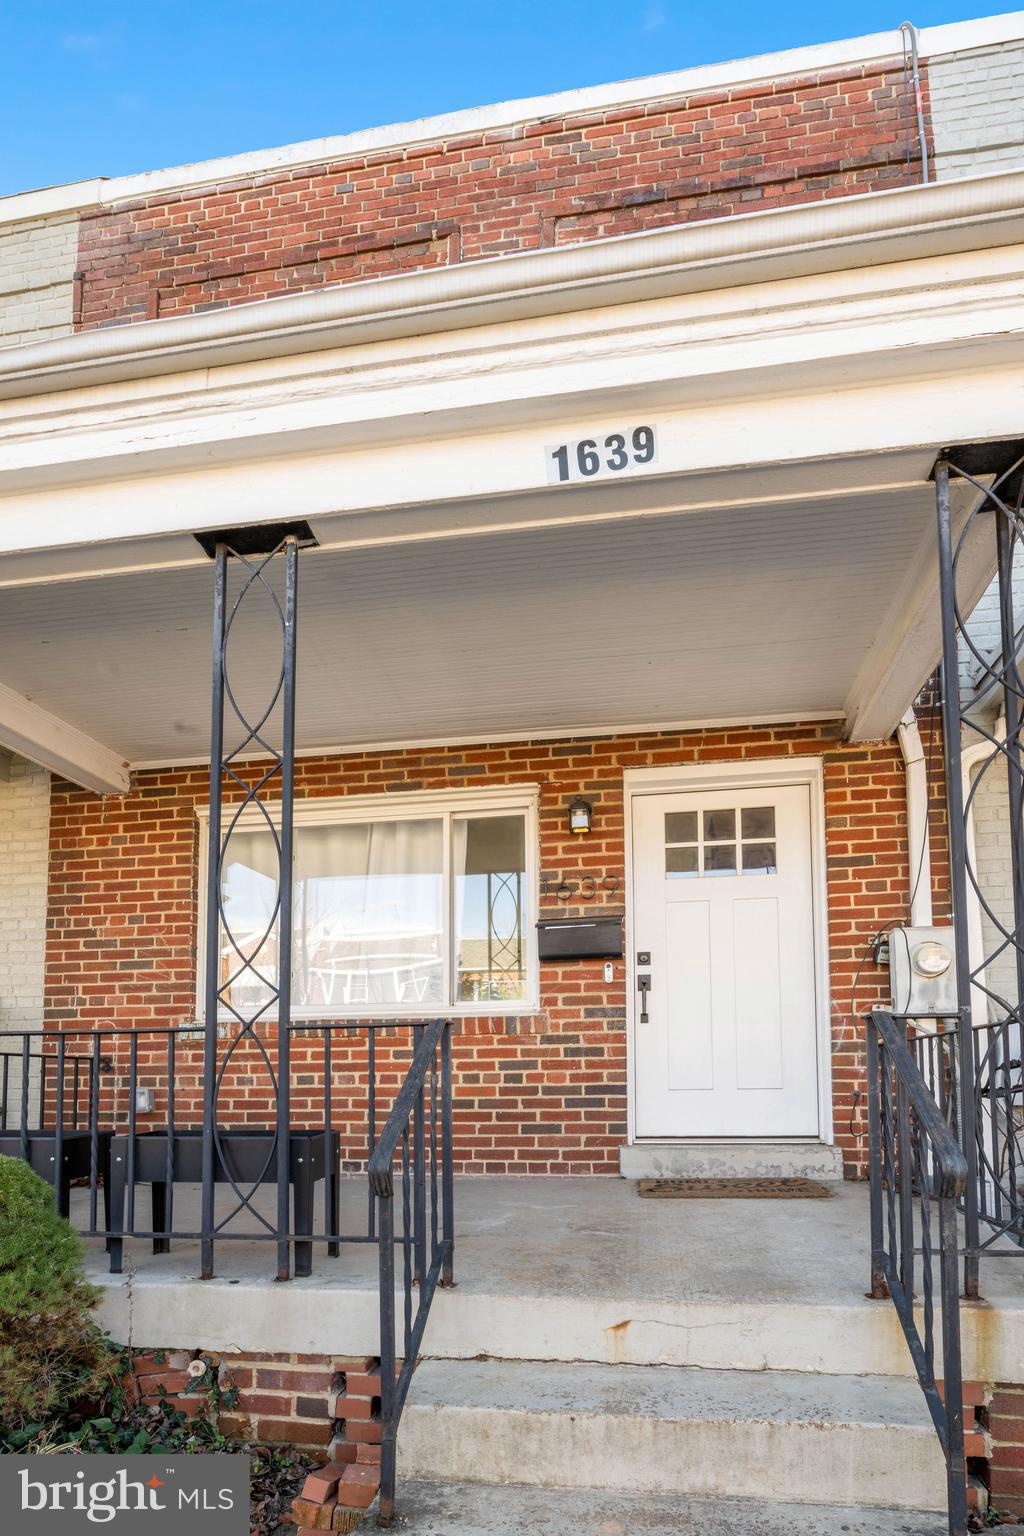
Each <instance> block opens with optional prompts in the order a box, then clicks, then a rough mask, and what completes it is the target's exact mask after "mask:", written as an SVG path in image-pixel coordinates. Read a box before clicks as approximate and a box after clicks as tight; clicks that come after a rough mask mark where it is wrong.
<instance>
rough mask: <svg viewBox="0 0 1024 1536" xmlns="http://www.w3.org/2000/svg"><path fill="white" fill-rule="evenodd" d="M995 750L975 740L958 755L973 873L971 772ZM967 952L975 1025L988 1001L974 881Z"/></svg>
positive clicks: (1002, 726)
mask: <svg viewBox="0 0 1024 1536" xmlns="http://www.w3.org/2000/svg"><path fill="white" fill-rule="evenodd" d="M992 734H993V735H994V736H995V738H996V740H997V741H1000V740H1002V739H1003V738H1004V737H1005V735H1006V719H1005V716H1003V715H1002V714H1000V716H999V719H998V721H997V722H996V725H995V729H994V730H993V733H992ZM996 750H997V749H996V748H995V747H993V746H992V745H991V744H990V743H989V742H987V741H976V742H974V743H973V744H972V745H971V746H969V747H965V748H964V750H963V752H962V753H961V756H960V763H961V771H962V773H963V783H964V804H965V805H967V804H970V810H969V811H968V813H967V826H966V828H965V831H966V834H967V858H968V860H969V861H970V867H971V869H973V870H974V871H975V872H976V871H977V868H978V859H977V853H976V847H975V836H974V803H973V801H969V800H968V797H969V795H970V792H971V785H972V779H971V773H972V771H973V770H974V768H976V767H977V766H978V765H979V764H981V763H985V762H988V761H989V759H990V758H991V757H992V756H993V755H994V754H995V752H996ZM967 950H968V954H969V955H970V958H971V973H972V975H973V976H974V979H975V983H976V984H977V985H978V988H979V990H978V993H977V996H976V997H974V998H973V999H972V1006H973V1008H974V1009H975V1020H976V1022H977V1023H983V1022H986V1021H987V1020H988V1018H989V1015H990V1000H989V997H988V994H987V992H986V991H985V990H984V988H985V934H984V929H983V928H982V917H981V898H980V897H979V895H978V892H977V891H976V890H975V887H974V881H973V880H968V882H967Z"/></svg>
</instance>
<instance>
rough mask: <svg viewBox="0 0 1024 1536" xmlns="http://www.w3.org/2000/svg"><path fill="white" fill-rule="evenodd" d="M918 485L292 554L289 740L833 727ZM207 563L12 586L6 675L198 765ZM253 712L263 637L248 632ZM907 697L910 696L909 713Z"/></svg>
mask: <svg viewBox="0 0 1024 1536" xmlns="http://www.w3.org/2000/svg"><path fill="white" fill-rule="evenodd" d="M933 527H934V494H933V489H932V487H931V486H930V485H928V484H927V483H922V484H921V485H920V486H903V487H901V488H898V489H894V490H890V491H873V492H864V493H862V494H860V495H854V496H846V497H840V498H838V499H822V500H801V501H799V502H796V501H794V502H779V501H776V502H773V503H772V504H770V505H762V506H742V507H734V508H731V509H723V508H718V509H716V510H713V511H691V512H688V513H687V514H686V515H680V516H675V515H662V516H660V517H658V518H656V519H645V520H626V521H619V522H609V523H602V524H592V525H590V526H584V525H577V526H574V527H557V528H541V529H534V530H530V531H523V532H515V533H495V534H489V535H482V536H477V537H472V538H467V539H461V540H460V539H445V540H441V541H438V542H426V543H412V544H407V545H396V546H390V547H379V548H365V549H348V550H330V549H327V550H316V551H310V552H308V553H306V554H304V555H303V556H302V559H301V571H300V583H301V589H300V602H299V614H300V624H299V689H298V708H297V732H298V744H299V746H300V748H301V749H305V750H309V749H315V748H318V747H325V748H326V747H340V748H343V747H346V746H354V745H358V744H369V743H374V744H376V743H380V744H384V743H390V742H394V743H399V742H413V741H458V740H460V739H468V738H481V737H483V738H488V737H500V736H503V737H506V738H507V737H509V736H513V735H522V736H529V735H530V734H531V733H533V732H546V733H551V732H559V733H560V732H562V731H566V732H581V731H592V730H601V729H605V730H607V729H611V728H622V727H628V726H631V725H636V726H649V725H656V724H675V723H681V722H694V723H696V722H700V721H703V720H723V719H732V718H748V717H749V718H752V719H765V718H770V717H776V718H799V717H801V716H806V715H808V714H821V713H833V712H834V713H836V714H841V713H843V712H844V711H845V710H846V709H847V708H848V707H849V704H850V700H851V696H852V694H853V692H854V690H855V687H856V685H857V682H858V678H859V677H861V676H862V675H863V673H864V670H865V668H866V667H869V664H870V661H871V657H872V655H873V654H875V653H876V652H877V651H878V649H879V646H880V645H884V643H885V641H886V637H887V636H888V635H889V634H890V632H891V631H892V629H893V626H894V625H896V624H898V622H899V620H900V617H901V614H902V612H903V610H904V608H905V607H906V604H907V602H908V600H909V593H910V590H911V588H912V586H913V582H914V579H915V573H919V569H920V566H921V562H922V560H923V559H924V558H925V556H926V554H927V552H928V551H930V548H931V541H932V537H933ZM211 598H212V567H211V566H210V565H208V564H205V565H201V566H195V567H189V568H185V569H163V570H150V571H143V572H139V573H135V574H132V575H123V576H103V577H97V578H95V579H91V580H84V581H64V582H59V583H55V584H50V585H45V586H31V587H12V588H8V589H7V590H6V591H4V592H3V594H2V602H0V658H2V659H0V682H2V683H3V684H5V685H6V686H7V687H8V688H10V689H13V690H15V691H16V692H17V693H19V694H21V695H24V696H25V697H27V698H28V699H30V700H31V701H32V702H33V703H34V704H36V705H37V706H39V707H41V708H42V709H45V710H47V711H49V712H51V713H52V714H53V715H55V716H58V717H59V718H60V719H61V720H63V721H66V722H68V723H69V724H70V725H72V726H75V727H77V728H78V729H79V730H81V731H83V732H86V733H87V734H88V735H89V736H90V737H92V738H93V739H94V740H95V741H97V742H99V743H101V744H103V745H105V746H107V747H109V748H111V749H112V750H113V751H114V752H116V753H117V754H118V755H120V756H123V757H124V758H125V759H127V760H128V761H129V762H130V763H132V764H136V765H142V764H146V763H158V762H165V761H189V760H197V759H201V758H202V757H203V755H204V754H205V752H206V750H207V745H208V739H209V668H210V625H211V612H210V610H211ZM237 641H238V643H237V645H236V647H235V649H234V653H233V668H234V676H235V677H236V679H237V681H238V685H239V687H240V688H241V690H242V691H243V692H244V693H245V694H246V695H247V696H254V695H255V692H256V691H257V690H258V688H259V686H260V683H261V679H262V678H265V676H266V675H267V673H268V672H269V669H270V668H271V667H272V666H273V665H274V663H275V647H276V645H277V643H278V640H277V635H276V634H274V633H272V632H270V631H269V630H267V629H261V628H260V627H259V626H254V625H248V626H247V627H246V628H245V629H244V630H242V631H240V632H239V634H238V636H237ZM903 702H904V703H906V702H908V700H904V701H903Z"/></svg>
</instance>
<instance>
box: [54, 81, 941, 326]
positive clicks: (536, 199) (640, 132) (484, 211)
mask: <svg viewBox="0 0 1024 1536" xmlns="http://www.w3.org/2000/svg"><path fill="white" fill-rule="evenodd" d="M924 90H925V96H926V101H927V78H925V83H924ZM915 131H916V130H914V127H913V120H912V98H911V93H910V92H909V90H908V84H907V77H906V74H905V72H904V68H903V64H902V62H901V61H900V60H899V59H896V58H894V59H893V60H892V61H891V62H890V63H887V64H884V65H873V66H870V67H869V66H857V65H853V66H849V67H847V68H845V69H841V70H834V71H830V72H828V73H824V74H819V75H814V76H810V77H804V78H798V79H780V80H776V81H769V82H766V83H760V84H757V85H746V86H742V87H738V88H736V89H735V90H732V91H718V92H714V93H706V94H703V95H691V96H689V97H686V98H682V99H679V98H677V99H674V100H662V101H653V102H648V103H646V104H642V105H638V106H630V107H625V108H620V109H618V110H616V111H608V112H592V113H587V114H585V115H581V116H578V117H561V118H557V119H540V120H534V121H530V122H525V123H520V124H518V125H515V126H512V127H508V128H502V129H496V130H493V131H491V132H482V133H478V134H473V135H465V136H463V137H461V138H452V139H447V140H442V141H439V142H435V143H427V144H411V145H409V146H407V147H405V148H400V149H388V150H383V151H380V152H379V153H376V154H369V155H360V156H358V157H357V158H354V159H351V160H344V161H340V162H338V163H336V164H320V165H316V166H312V167H311V166H303V167H300V168H299V169H296V170H292V171H288V172H280V171H278V172H274V173H270V174H265V175H260V176H256V177H250V178H247V179H244V180H238V181H233V182H229V183H226V184H223V185H219V186H216V185H215V186H207V187H204V188H202V189H196V190H185V191H176V192H173V193H166V192H164V193H160V194H157V195H154V196H152V197H149V198H144V199H137V200H134V201H124V202H120V203H117V202H115V203H113V204H112V205H110V206H107V207H102V208H96V209H89V210H87V211H86V212H84V213H83V215H82V220H81V227H80V238H79V251H78V268H79V273H80V278H81V281H80V284H79V296H78V313H77V315H76V320H77V323H78V324H79V325H80V326H81V327H83V328H88V327H93V326H102V325H115V324H120V323H123V322H125V321H131V320H136V319H145V318H154V317H156V316H160V315H175V314H185V313H191V312H194V311H197V310H203V309H210V308H214V307H219V306H222V305H226V304H236V303H243V302H246V301H249V300H253V299H262V298H267V297H271V296H273V295H277V294H283V293H295V292H299V291H302V290H305V289H309V288H317V287H320V286H323V285H326V284H331V283H339V282H352V281H356V280H358V279H365V278H373V277H380V276H384V275H388V274H391V273H396V272H407V271H411V270H417V269H422V268H427V267H434V266H442V265H447V264H450V263H452V262H457V261H465V260H471V259H473V258H478V257H485V256H497V255H502V254H505V253H507V252H510V251H523V250H536V249H539V248H542V247H545V246H554V245H560V244H565V243H571V242H575V241H580V240H590V239H595V238H598V237H600V236H606V235H617V234H623V233H627V232H629V231H632V230H639V229H652V228H656V227H658V226H661V225H667V224H680V223H686V222H689V221H691V220H697V219H707V218H721V217H723V216H725V215H727V214H735V213H747V212H750V211H751V210H754V209H763V208H779V207H784V206H789V205H792V204H797V203H805V202H814V201H817V200H819V199H821V198H830V197H841V196H843V195H844V194H847V193H853V192H872V191H877V190H878V189H880V188H885V187H898V186H907V185H912V184H913V183H915V182H916V181H918V180H919V179H920V166H919V162H918V160H917V159H916V158H915V157H916V154H917V151H916V148H915V147H914V142H913V141H914V132H915ZM908 144H909V146H910V147H909V149H908Z"/></svg>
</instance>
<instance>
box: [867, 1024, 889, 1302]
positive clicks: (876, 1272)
mask: <svg viewBox="0 0 1024 1536" xmlns="http://www.w3.org/2000/svg"><path fill="white" fill-rule="evenodd" d="M865 1048H866V1054H867V1071H868V1177H869V1181H870V1183H869V1188H870V1195H871V1289H870V1291H869V1292H868V1294H869V1295H870V1296H871V1298H872V1300H874V1301H881V1300H882V1299H883V1298H884V1297H886V1296H888V1294H889V1287H888V1285H886V1283H885V1261H884V1256H885V1236H884V1230H883V1220H884V1217H883V1209H882V1124H881V1110H880V1105H879V1094H880V1092H881V1084H880V1083H879V1072H880V1071H881V1063H880V1061H879V1051H878V1032H877V1030H876V1029H875V1026H874V1024H873V1023H872V1021H871V1020H870V1019H869V1020H868V1021H867V1035H866V1038H865Z"/></svg>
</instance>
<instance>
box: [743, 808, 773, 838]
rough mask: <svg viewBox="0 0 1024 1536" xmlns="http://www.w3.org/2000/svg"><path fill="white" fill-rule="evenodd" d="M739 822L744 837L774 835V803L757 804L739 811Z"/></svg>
mask: <svg viewBox="0 0 1024 1536" xmlns="http://www.w3.org/2000/svg"><path fill="white" fill-rule="evenodd" d="M740 824H741V826H742V829H743V836H744V837H758V838H764V837H774V836H775V807H774V805H757V806H751V807H750V808H748V809H746V810H743V811H741V812H740Z"/></svg>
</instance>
